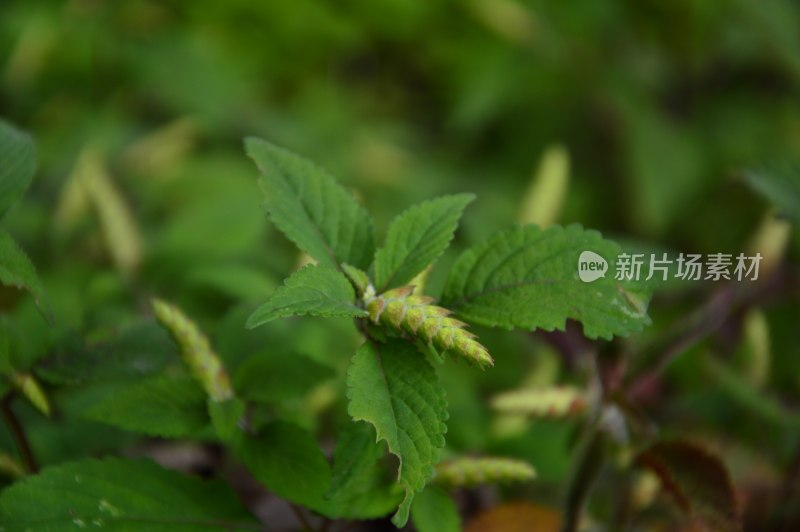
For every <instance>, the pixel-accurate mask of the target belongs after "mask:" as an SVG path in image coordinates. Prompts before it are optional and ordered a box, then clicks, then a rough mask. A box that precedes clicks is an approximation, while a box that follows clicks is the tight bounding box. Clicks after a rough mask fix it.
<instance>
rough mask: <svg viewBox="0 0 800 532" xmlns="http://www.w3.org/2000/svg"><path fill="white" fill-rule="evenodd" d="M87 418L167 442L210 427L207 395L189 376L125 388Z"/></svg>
mask: <svg viewBox="0 0 800 532" xmlns="http://www.w3.org/2000/svg"><path fill="white" fill-rule="evenodd" d="M83 417H85V418H86V419H91V420H93V421H99V422H101V423H106V424H108V425H113V426H115V427H119V428H121V429H124V430H128V431H132V432H141V433H144V434H148V435H150V436H161V437H165V438H179V437H182V436H189V435H192V434H195V433H197V432H198V431H199V430H201V429H203V428H204V427H206V426H207V425H208V414H207V413H206V396H205V392H204V391H203V388H201V387H200V385H199V384H197V383H196V382H195V381H194V380H193V379H191V378H190V377H188V376H186V377H172V376H165V375H157V376H155V377H149V378H147V379H143V380H142V381H140V382H137V383H133V384H125V385H121V386H119V387H118V389H116V390H115V391H114V392H113V393H111V394H110V395H108V396H107V397H105V398H103V399H101V400H100V401H99V402H98V403H96V404H94V405H93V406H91V407H90V408H89V409H87V410H86V411H85V412H84V414H83Z"/></svg>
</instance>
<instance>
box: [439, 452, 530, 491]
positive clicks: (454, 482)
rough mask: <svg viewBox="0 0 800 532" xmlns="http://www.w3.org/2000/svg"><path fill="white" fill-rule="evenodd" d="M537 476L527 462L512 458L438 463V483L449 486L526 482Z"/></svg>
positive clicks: (463, 459)
mask: <svg viewBox="0 0 800 532" xmlns="http://www.w3.org/2000/svg"><path fill="white" fill-rule="evenodd" d="M533 478H536V470H535V469H533V467H531V465H530V464H529V463H527V462H523V461H522V460H513V459H511V458H494V457H480V458H473V457H469V456H466V457H463V458H457V459H454V460H448V461H446V462H441V463H439V464H437V465H436V478H435V480H436V483H437V484H440V485H442V486H446V487H449V488H460V487H464V486H466V487H472V486H480V485H482V484H495V483H509V482H525V481H527V480H531V479H533Z"/></svg>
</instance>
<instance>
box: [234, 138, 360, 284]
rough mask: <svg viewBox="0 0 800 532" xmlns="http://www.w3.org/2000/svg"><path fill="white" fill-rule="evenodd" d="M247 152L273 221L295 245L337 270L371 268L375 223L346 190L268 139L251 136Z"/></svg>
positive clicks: (248, 140) (313, 166) (305, 161)
mask: <svg viewBox="0 0 800 532" xmlns="http://www.w3.org/2000/svg"><path fill="white" fill-rule="evenodd" d="M245 149H246V151H247V155H249V156H250V158H251V159H253V160H254V161H255V162H256V164H257V165H258V168H259V170H260V171H261V179H260V181H259V182H260V184H261V188H262V189H263V190H264V193H265V194H266V196H267V201H266V209H267V213H268V214H269V217H270V219H271V220H272V221H273V223H275V225H276V226H277V227H278V229H280V230H281V231H282V232H283V233H284V234H285V235H286V236H287V237H288V238H289V239H290V240H291V241H292V242H294V243H295V244H296V245H297V247H299V248H300V249H301V250H303V251H305V252H306V253H308V254H309V255H311V256H312V257H314V258H315V259H317V260H318V261H319V262H320V263H321V264H325V265H327V266H330V267H333V268H338V266H339V264H341V263H342V262H346V263H348V264H352V265H353V266H356V267H359V268H361V269H366V268H367V267H368V266H369V264H370V261H371V260H372V255H373V251H374V248H375V237H374V229H373V223H372V219H371V218H370V216H369V214H368V213H367V211H366V210H365V209H364V208H363V207H362V206H361V205H359V204H358V203H357V202H356V201H355V199H353V196H352V195H351V194H350V193H349V192H348V191H347V190H346V189H344V188H343V187H342V186H341V185H340V184H339V183H337V182H336V180H335V179H334V178H333V177H331V176H330V175H329V174H328V173H327V172H326V171H325V170H323V169H322V168H320V167H318V166H316V165H315V164H314V163H312V162H310V161H308V160H306V159H304V158H302V157H300V156H298V155H295V154H294V153H292V152H290V151H289V150H286V149H283V148H279V147H278V146H274V145H273V144H270V143H269V142H266V141H264V140H261V139H257V138H254V137H249V138H247V139H245Z"/></svg>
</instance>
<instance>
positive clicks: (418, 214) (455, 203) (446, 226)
mask: <svg viewBox="0 0 800 532" xmlns="http://www.w3.org/2000/svg"><path fill="white" fill-rule="evenodd" d="M474 199H475V196H474V195H473V194H458V195H456V196H444V197H441V198H437V199H434V200H431V201H426V202H424V203H421V204H419V205H415V206H413V207H411V208H410V209H408V210H406V211H405V212H403V213H402V214H401V215H400V216H398V217H397V218H395V219H394V220H393V221H392V224H391V225H390V226H389V231H388V232H387V234H386V242H385V243H384V245H383V247H382V248H380V249H379V250H378V251H377V252H376V253H375V286H376V288H377V291H378V293H381V292H383V291H384V290H386V289H387V288H393V287H397V286H402V285H404V284H406V283H408V282H409V281H410V280H411V279H413V278H414V276H415V275H417V274H418V273H419V272H421V271H422V270H423V269H425V267H426V266H428V265H429V264H431V263H432V262H433V261H435V260H436V259H438V258H439V256H440V255H441V254H442V253H443V252H444V250H445V249H447V246H448V245H450V241H451V240H452V239H453V233H454V232H455V230H456V227H457V226H458V219H459V218H461V213H462V212H463V211H464V208H466V206H467V205H468V204H469V203H470V202H472V201H473V200H474Z"/></svg>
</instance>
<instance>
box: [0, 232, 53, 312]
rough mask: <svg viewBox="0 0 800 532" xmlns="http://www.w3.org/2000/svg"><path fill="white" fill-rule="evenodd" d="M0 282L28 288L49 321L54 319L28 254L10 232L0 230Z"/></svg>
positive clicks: (24, 288)
mask: <svg viewBox="0 0 800 532" xmlns="http://www.w3.org/2000/svg"><path fill="white" fill-rule="evenodd" d="M0 282H2V283H3V284H4V285H11V286H16V287H17V288H20V289H23V290H27V291H28V292H30V293H31V295H32V296H33V297H34V298H35V299H36V305H37V307H38V308H39V310H40V311H41V313H42V315H43V316H44V318H45V319H46V320H47V321H48V322H52V321H53V317H52V310H51V309H50V302H49V301H48V300H47V295H46V294H45V291H44V287H43V286H42V282H41V281H40V280H39V276H38V275H36V268H34V267H33V264H32V263H31V261H30V259H29V258H28V256H27V255H26V254H25V252H24V251H22V249H21V248H20V247H19V246H18V245H17V243H16V242H14V239H13V238H11V237H10V236H9V235H8V233H6V232H5V231H2V230H0Z"/></svg>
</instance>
